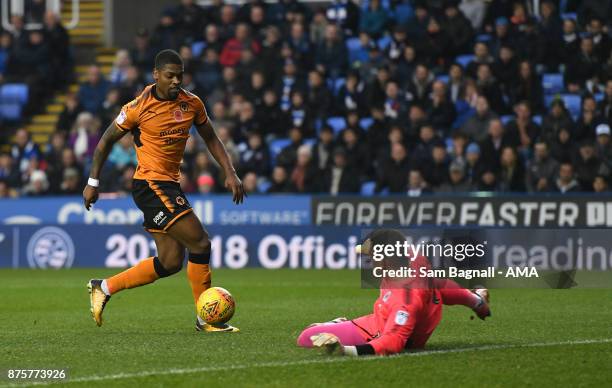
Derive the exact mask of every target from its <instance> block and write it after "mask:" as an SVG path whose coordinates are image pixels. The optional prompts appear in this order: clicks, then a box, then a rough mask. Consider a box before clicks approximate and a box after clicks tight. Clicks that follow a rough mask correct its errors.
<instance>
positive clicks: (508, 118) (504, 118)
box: [499, 115, 514, 125]
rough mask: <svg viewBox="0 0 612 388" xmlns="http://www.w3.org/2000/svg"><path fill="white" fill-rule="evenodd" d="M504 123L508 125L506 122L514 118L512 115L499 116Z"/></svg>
mask: <svg viewBox="0 0 612 388" xmlns="http://www.w3.org/2000/svg"><path fill="white" fill-rule="evenodd" d="M499 119H500V120H501V122H502V124H504V125H508V123H509V122H510V121H512V120H514V115H504V116H502V117H500V118H499Z"/></svg>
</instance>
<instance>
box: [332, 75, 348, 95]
mask: <svg viewBox="0 0 612 388" xmlns="http://www.w3.org/2000/svg"><path fill="white" fill-rule="evenodd" d="M345 84H346V78H336V80H335V81H334V85H333V88H332V92H333V93H334V95H336V96H337V95H338V93H340V89H342V87H343V86H344V85H345Z"/></svg>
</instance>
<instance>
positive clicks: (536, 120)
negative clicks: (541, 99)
mask: <svg viewBox="0 0 612 388" xmlns="http://www.w3.org/2000/svg"><path fill="white" fill-rule="evenodd" d="M531 119H532V120H533V122H534V123H536V124H538V125H539V126H542V116H541V115H535V116H533V117H532V118H531Z"/></svg>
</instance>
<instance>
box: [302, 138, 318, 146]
mask: <svg viewBox="0 0 612 388" xmlns="http://www.w3.org/2000/svg"><path fill="white" fill-rule="evenodd" d="M316 142H317V138H315V137H309V138H307V139H304V144H306V145H309V146H311V147H312V146H314V145H315V143H316Z"/></svg>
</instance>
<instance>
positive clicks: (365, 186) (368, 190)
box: [361, 181, 376, 196]
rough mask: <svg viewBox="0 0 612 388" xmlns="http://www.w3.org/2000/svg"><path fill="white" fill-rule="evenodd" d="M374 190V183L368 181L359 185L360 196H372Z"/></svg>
mask: <svg viewBox="0 0 612 388" xmlns="http://www.w3.org/2000/svg"><path fill="white" fill-rule="evenodd" d="M374 189H376V182H374V181H369V182H363V183H362V184H361V195H367V196H371V195H374Z"/></svg>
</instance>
